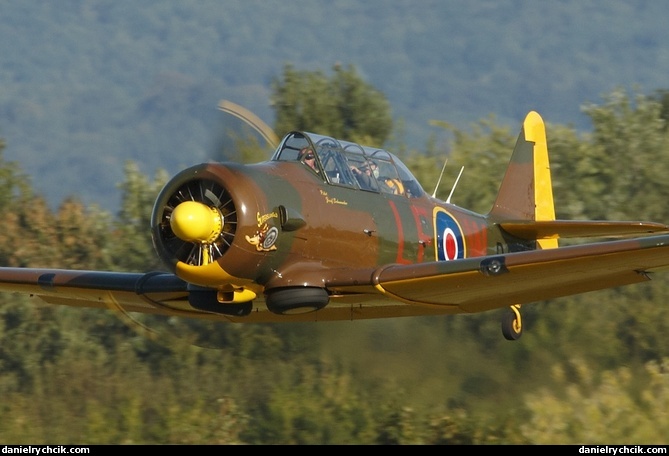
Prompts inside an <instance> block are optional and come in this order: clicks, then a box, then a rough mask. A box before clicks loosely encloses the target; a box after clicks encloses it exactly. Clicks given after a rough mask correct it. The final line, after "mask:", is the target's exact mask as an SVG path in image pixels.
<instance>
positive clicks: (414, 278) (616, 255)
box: [375, 235, 669, 313]
mask: <svg viewBox="0 0 669 456" xmlns="http://www.w3.org/2000/svg"><path fill="white" fill-rule="evenodd" d="M667 265H669V235H661V236H649V237H645V238H636V239H627V240H619V241H609V242H598V243H591V244H584V245H576V246H569V247H560V248H556V249H548V250H532V251H527V252H517V253H509V254H501V255H494V256H486V257H478V258H467V259H463V260H456V261H450V262H449V261H442V262H431V263H422V264H416V265H391V266H387V267H385V268H383V269H381V270H379V271H378V272H377V273H376V276H375V283H376V284H377V288H379V289H381V290H382V291H383V293H385V294H386V295H387V296H392V297H395V298H396V299H400V300H402V301H404V302H406V303H411V304H416V305H421V306H430V307H443V306H449V307H454V308H457V309H458V310H459V312H482V311H486V310H490V309H495V308H500V307H506V306H509V305H513V304H524V303H530V302H536V301H542V300H546V299H552V298H557V297H561V296H567V295H572V294H578V293H584V292H588V291H594V290H600V289H604V288H612V287H616V286H619V285H628V284H633V283H638V282H643V281H646V280H650V273H651V272H652V271H653V270H656V269H658V268H662V267H664V266H667ZM454 310H455V309H454ZM453 313H457V312H453Z"/></svg>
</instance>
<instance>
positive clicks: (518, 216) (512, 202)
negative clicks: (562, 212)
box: [488, 111, 558, 249]
mask: <svg viewBox="0 0 669 456" xmlns="http://www.w3.org/2000/svg"><path fill="white" fill-rule="evenodd" d="M488 216H489V218H490V219H491V220H493V221H496V222H498V221H504V220H531V221H547V220H555V206H554V202H553V184H552V181H551V172H550V164H549V161H548V147H547V145H546V128H545V125H544V122H543V119H542V118H541V116H540V115H539V114H538V113H536V112H534V111H531V112H530V113H529V114H527V116H526V117H525V121H524V122H523V127H522V130H521V132H520V134H519V135H518V141H517V142H516V146H515V148H514V149H513V154H512V155H511V161H510V162H509V166H508V167H507V169H506V173H505V174H504V178H503V179H502V183H501V185H500V188H499V192H498V193H497V199H496V200H495V203H494V204H493V207H492V209H491V210H490V213H489V214H488ZM537 243H538V244H539V246H540V248H542V249H549V248H555V247H557V246H558V244H557V239H540V240H537Z"/></svg>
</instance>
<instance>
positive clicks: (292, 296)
mask: <svg viewBox="0 0 669 456" xmlns="http://www.w3.org/2000/svg"><path fill="white" fill-rule="evenodd" d="M329 301H330V297H329V296H328V292H327V291H326V290H325V289H324V288H318V287H286V288H277V289H275V290H269V291H267V292H266V294H265V303H266V304H267V308H268V309H269V310H270V312H273V313H275V314H279V315H291V314H303V313H309V312H315V311H317V310H320V309H322V308H323V307H325V306H326V305H327V304H328V302H329Z"/></svg>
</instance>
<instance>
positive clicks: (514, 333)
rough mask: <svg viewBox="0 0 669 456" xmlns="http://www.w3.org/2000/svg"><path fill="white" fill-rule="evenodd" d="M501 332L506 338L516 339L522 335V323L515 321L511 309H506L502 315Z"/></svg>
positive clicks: (514, 315) (514, 314)
mask: <svg viewBox="0 0 669 456" xmlns="http://www.w3.org/2000/svg"><path fill="white" fill-rule="evenodd" d="M502 334H503V335H504V338H505V339H506V340H518V339H520V336H522V335H523V326H522V323H521V322H516V313H515V312H514V311H513V310H507V311H506V312H504V315H502Z"/></svg>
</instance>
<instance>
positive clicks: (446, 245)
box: [435, 211, 465, 261]
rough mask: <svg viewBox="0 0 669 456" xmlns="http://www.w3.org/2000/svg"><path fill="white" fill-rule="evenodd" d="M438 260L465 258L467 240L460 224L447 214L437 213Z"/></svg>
mask: <svg viewBox="0 0 669 456" xmlns="http://www.w3.org/2000/svg"><path fill="white" fill-rule="evenodd" d="M435 223H436V233H437V259H438V260H439V261H450V260H457V259H460V258H464V257H465V240H464V238H463V236H462V229H461V228H460V225H458V222H457V221H456V220H455V218H453V216H452V215H450V214H449V213H447V212H444V211H438V212H437V213H436V220H435Z"/></svg>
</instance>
